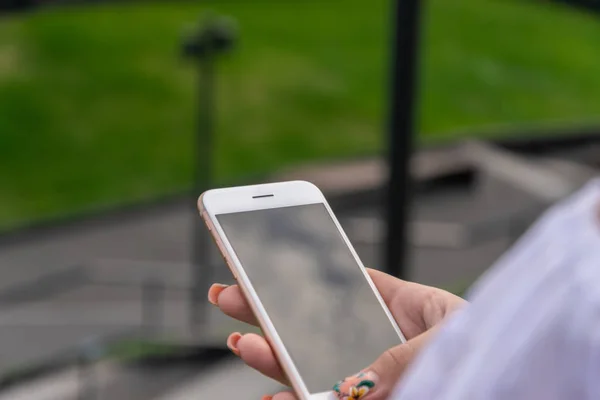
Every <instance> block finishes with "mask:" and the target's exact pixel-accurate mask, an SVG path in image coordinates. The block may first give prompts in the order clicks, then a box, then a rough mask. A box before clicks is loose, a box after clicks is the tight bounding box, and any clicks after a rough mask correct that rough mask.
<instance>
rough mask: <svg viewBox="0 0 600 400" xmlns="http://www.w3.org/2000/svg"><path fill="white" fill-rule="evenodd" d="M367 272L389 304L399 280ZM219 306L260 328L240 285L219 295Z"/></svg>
mask: <svg viewBox="0 0 600 400" xmlns="http://www.w3.org/2000/svg"><path fill="white" fill-rule="evenodd" d="M367 272H368V273H369V275H370V276H371V279H372V280H373V283H375V286H377V288H378V290H379V292H380V293H381V295H382V297H383V299H384V301H385V303H388V304H389V300H390V298H391V297H392V295H393V293H394V291H395V290H396V289H397V287H398V282H399V280H398V279H395V278H393V277H392V276H390V275H387V274H385V273H383V272H380V271H377V270H373V269H370V268H367ZM400 282H402V281H400ZM217 306H218V307H219V309H221V311H222V312H223V313H224V314H226V315H228V316H230V317H232V318H235V319H237V320H239V321H242V322H246V323H248V324H250V325H254V326H258V321H257V319H256V317H255V316H254V313H253V312H252V309H251V308H250V306H249V305H248V302H247V301H246V298H245V297H244V295H243V293H242V291H241V289H240V287H239V286H238V285H232V286H228V287H227V288H225V289H223V290H222V291H221V293H219V297H218V301H217Z"/></svg>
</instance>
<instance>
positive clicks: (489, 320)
mask: <svg viewBox="0 0 600 400" xmlns="http://www.w3.org/2000/svg"><path fill="white" fill-rule="evenodd" d="M599 210H600V180H596V181H592V182H591V183H589V184H588V185H586V186H585V187H584V188H582V189H581V190H580V191H579V192H578V193H576V194H575V195H574V196H572V197H571V198H569V199H568V200H566V201H564V202H561V203H560V204H558V205H556V206H554V207H552V208H551V209H550V210H549V211H548V212H547V213H546V214H545V215H544V216H543V217H542V218H541V219H540V220H539V221H538V222H537V223H536V224H535V225H534V226H533V227H532V228H531V229H530V230H529V232H528V233H527V234H526V235H524V237H523V238H522V239H521V240H520V241H519V242H518V243H517V244H516V245H515V247H514V248H513V249H512V250H510V251H509V252H508V253H507V254H506V255H505V256H503V257H502V258H501V259H500V260H499V261H498V263H497V264H496V265H495V266H493V267H492V268H491V269H490V271H489V272H488V273H487V274H485V275H484V276H483V277H482V278H481V279H480V280H479V281H478V283H476V285H474V287H473V290H472V291H471V293H470V294H469V296H468V298H469V300H470V304H469V305H467V306H466V307H464V308H463V309H461V310H459V311H457V312H456V313H455V314H454V315H452V316H451V317H450V318H449V319H448V321H447V322H446V323H445V324H444V326H443V327H442V329H441V331H440V333H439V334H438V335H437V336H436V337H435V338H434V339H433V341H432V342H431V343H430V345H429V346H428V347H427V348H426V349H425V350H424V351H423V353H422V354H421V355H420V357H419V358H418V359H417V360H416V361H415V363H414V364H413V366H412V367H411V369H410V370H409V371H408V373H407V374H405V376H404V378H403V380H402V381H401V382H400V383H399V385H398V386H397V388H396V390H395V391H394V393H393V394H392V396H391V399H393V400H413V399H414V400H428V399H435V400H469V399H486V400H500V399H502V400H504V399H510V400H521V399H523V400H532V399H534V400H537V399H539V400H553V399H569V400H571V399H583V400H585V399H590V400H591V399H594V400H598V399H600V221H599V220H600V218H599V216H600V212H598V211H599Z"/></svg>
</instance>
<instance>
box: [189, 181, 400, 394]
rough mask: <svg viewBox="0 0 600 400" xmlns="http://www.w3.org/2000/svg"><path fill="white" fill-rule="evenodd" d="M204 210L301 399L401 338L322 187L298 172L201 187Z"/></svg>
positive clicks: (328, 385) (322, 389)
mask: <svg viewBox="0 0 600 400" xmlns="http://www.w3.org/2000/svg"><path fill="white" fill-rule="evenodd" d="M198 207H199V210H200V213H201V215H202V218H203V219H204V221H205V222H206V224H207V226H208V229H209V230H210V231H211V233H212V235H213V238H214V239H215V242H216V243H217V246H218V247H219V250H220V251H221V253H222V255H223V257H224V258H225V261H226V263H227V265H228V266H229V268H230V269H231V272H232V274H233V276H234V278H235V279H236V280H237V282H238V285H239V287H240V289H241V290H242V293H243V294H244V295H245V297H246V299H247V301H248V303H249V305H250V307H251V308H252V310H253V312H254V314H255V315H256V317H257V319H258V321H259V323H260V327H261V329H262V331H263V334H264V335H265V337H266V339H267V340H268V341H269V343H270V344H271V347H272V348H273V350H274V352H275V354H276V356H277V358H278V361H279V363H280V364H281V367H282V369H283V371H284V372H285V374H286V376H287V377H288V379H289V381H290V383H291V385H292V387H293V389H294V390H295V392H296V394H297V395H298V397H299V398H300V399H301V400H333V399H336V396H335V394H334V392H333V390H332V388H333V385H334V384H335V383H336V382H337V381H339V380H341V379H343V378H344V377H346V376H350V375H353V374H355V373H358V372H360V371H361V370H362V369H363V368H365V367H367V366H368V365H369V364H370V363H372V362H373V361H375V359H376V358H377V357H379V356H380V355H381V354H382V353H383V352H384V351H385V350H387V349H388V348H390V347H393V346H396V345H398V344H400V343H403V342H405V338H404V336H403V334H402V332H401V331H400V328H399V326H398V324H396V322H395V321H394V318H393V317H392V315H391V313H390V311H389V309H388V307H387V306H386V304H385V303H384V301H383V299H382V298H381V296H380V294H379V292H378V291H377V289H376V287H375V285H374V284H373V282H372V280H371V278H370V276H369V274H368V272H367V271H366V269H365V268H364V266H363V265H362V263H361V261H360V259H359V257H358V255H357V254H356V251H355V250H354V248H353V247H352V245H351V244H350V241H349V240H348V237H347V236H346V234H345V233H344V231H343V230H342V227H341V225H340V223H339V222H338V220H337V219H336V217H335V216H334V214H333V212H332V211H331V208H330V207H329V205H328V204H327V201H326V200H325V197H324V196H323V194H322V193H321V191H320V190H319V189H318V188H317V187H316V186H315V185H313V184H312V183H309V182H304V181H292V182H282V183H270V184H264V185H253V186H240V187H232V188H225V189H215V190H209V191H207V192H205V193H204V194H203V195H202V196H200V199H199V200H198Z"/></svg>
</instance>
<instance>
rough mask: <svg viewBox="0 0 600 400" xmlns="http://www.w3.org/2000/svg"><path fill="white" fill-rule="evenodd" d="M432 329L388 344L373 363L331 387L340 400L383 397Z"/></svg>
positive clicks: (369, 399) (381, 398) (374, 399)
mask: <svg viewBox="0 0 600 400" xmlns="http://www.w3.org/2000/svg"><path fill="white" fill-rule="evenodd" d="M431 334H432V331H431V330H429V331H427V332H424V333H422V334H421V335H419V336H417V337H415V338H413V339H411V340H409V341H408V342H406V343H403V344H401V345H398V346H396V347H392V348H391V349H389V350H387V351H386V352H385V353H383V354H382V355H381V356H380V357H379V358H378V359H377V360H376V361H375V362H374V363H373V364H371V365H370V366H369V367H367V368H365V369H364V370H362V371H361V372H359V373H358V374H356V375H353V376H350V377H347V378H345V379H344V380H342V381H340V382H338V383H337V384H336V385H335V386H334V387H333V390H334V391H335V393H336V395H337V397H338V399H340V400H359V399H360V400H363V399H364V400H384V399H387V397H388V395H389V394H390V392H391V391H392V389H393V388H394V386H395V385H396V383H397V382H398V380H399V379H400V377H401V376H402V374H403V373H404V371H405V370H406V368H407V367H408V366H409V365H410V363H411V362H412V360H413V359H414V358H415V357H416V355H417V354H418V353H419V350H420V349H421V348H422V347H423V346H424V345H425V343H426V342H427V339H428V338H429V337H430V336H431Z"/></svg>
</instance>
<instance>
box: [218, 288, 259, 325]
mask: <svg viewBox="0 0 600 400" xmlns="http://www.w3.org/2000/svg"><path fill="white" fill-rule="evenodd" d="M217 306H218V307H219V309H220V310H221V311H222V312H223V313H224V314H226V315H228V316H230V317H232V318H235V319H237V320H239V321H242V322H246V323H248V324H250V325H254V326H258V321H257V320H256V317H255V316H254V313H253V312H252V309H251V308H250V306H249V305H248V302H247V301H246V298H245V297H244V295H243V294H242V291H241V289H240V287H239V286H238V285H232V286H228V287H226V288H225V289H223V291H221V293H220V294H219V298H218V300H217Z"/></svg>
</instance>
